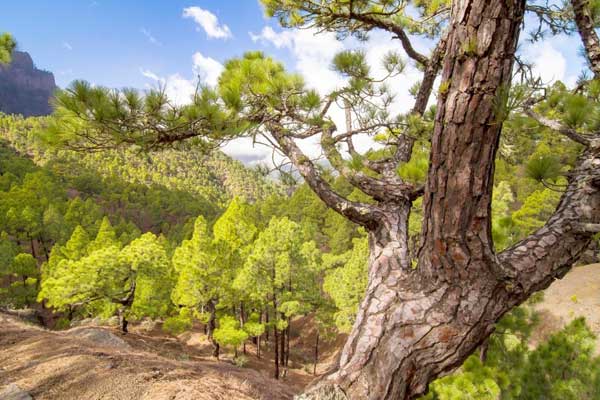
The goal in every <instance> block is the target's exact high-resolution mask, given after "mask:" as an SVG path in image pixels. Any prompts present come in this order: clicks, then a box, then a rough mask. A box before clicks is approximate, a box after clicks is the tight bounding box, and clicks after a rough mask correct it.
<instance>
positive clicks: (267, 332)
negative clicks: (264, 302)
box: [265, 310, 269, 343]
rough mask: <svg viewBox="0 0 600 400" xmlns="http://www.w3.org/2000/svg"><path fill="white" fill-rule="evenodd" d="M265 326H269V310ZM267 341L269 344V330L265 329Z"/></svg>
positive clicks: (266, 311)
mask: <svg viewBox="0 0 600 400" xmlns="http://www.w3.org/2000/svg"><path fill="white" fill-rule="evenodd" d="M265 325H269V310H265ZM265 340H266V341H267V343H268V342H269V330H268V329H265Z"/></svg>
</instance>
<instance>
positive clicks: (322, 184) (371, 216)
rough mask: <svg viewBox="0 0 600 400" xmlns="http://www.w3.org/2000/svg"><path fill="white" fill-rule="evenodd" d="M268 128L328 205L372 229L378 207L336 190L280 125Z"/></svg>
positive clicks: (353, 220)
mask: <svg viewBox="0 0 600 400" xmlns="http://www.w3.org/2000/svg"><path fill="white" fill-rule="evenodd" d="M267 129H268V130H269V132H270V133H271V135H272V136H273V138H274V139H275V140H276V141H277V143H278V144H279V147H281V149H282V151H283V152H284V154H285V155H286V156H288V157H289V158H290V160H291V161H292V163H293V164H294V165H295V166H296V168H298V171H299V172H300V174H301V175H302V177H303V178H304V180H305V181H306V183H307V184H308V185H309V186H310V188H311V189H312V190H313V191H314V192H315V193H316V194H317V196H319V198H320V199H321V200H323V202H324V203H325V204H327V206H329V207H331V208H332V209H333V210H335V211H336V212H338V213H339V214H341V215H343V216H344V217H346V218H348V219H349V220H351V221H352V222H355V223H357V224H359V225H362V226H364V227H366V228H369V229H372V228H374V227H375V226H376V224H377V214H379V212H378V209H377V207H375V206H373V205H370V204H364V203H358V202H353V201H350V200H348V199H346V198H345V197H343V196H341V195H340V194H338V193H337V192H335V191H334V190H333V188H332V187H331V185H329V183H328V182H327V181H325V180H324V179H323V178H322V177H321V176H320V174H319V173H318V171H317V169H316V167H315V165H314V164H313V163H312V161H311V160H310V159H309V158H308V157H307V156H306V155H305V154H304V153H303V152H302V150H301V149H300V148H299V147H298V145H297V144H296V143H295V142H294V140H293V139H292V138H291V137H288V136H286V135H285V133H284V132H283V130H282V128H281V127H280V126H277V125H275V124H273V123H272V124H269V125H268V126H267Z"/></svg>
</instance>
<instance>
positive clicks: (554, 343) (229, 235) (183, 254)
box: [0, 116, 600, 400]
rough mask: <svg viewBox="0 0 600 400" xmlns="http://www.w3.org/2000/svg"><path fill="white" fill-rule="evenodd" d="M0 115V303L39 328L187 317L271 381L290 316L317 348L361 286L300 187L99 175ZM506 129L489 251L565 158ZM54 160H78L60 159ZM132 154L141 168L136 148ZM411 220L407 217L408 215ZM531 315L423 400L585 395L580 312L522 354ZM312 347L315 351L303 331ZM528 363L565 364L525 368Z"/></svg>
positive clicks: (517, 231) (352, 241)
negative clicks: (190, 184) (249, 349)
mask: <svg viewBox="0 0 600 400" xmlns="http://www.w3.org/2000/svg"><path fill="white" fill-rule="evenodd" d="M2 118H3V119H2V125H1V126H2V138H3V140H4V142H3V144H2V147H1V149H0V151H1V152H2V153H1V154H2V157H1V161H0V171H1V177H0V189H1V190H2V191H1V192H0V215H1V216H2V218H1V219H0V222H1V227H2V229H1V230H2V233H1V234H0V246H1V248H2V252H0V254H1V257H0V267H1V268H0V274H2V276H3V278H2V282H3V288H2V290H1V291H0V302H1V304H2V307H5V308H6V307H8V308H11V309H18V308H27V307H32V308H39V307H43V308H44V309H46V310H51V311H52V313H53V314H54V315H55V316H56V317H55V318H54V319H49V320H48V321H47V323H48V324H50V326H54V327H55V329H64V328H66V327H68V326H69V325H70V324H71V323H74V322H76V321H77V320H81V319H84V318H100V319H103V320H108V319H109V318H111V317H116V316H118V317H119V321H120V327H121V329H123V330H127V329H128V324H129V323H136V322H139V321H142V320H144V319H153V320H158V321H162V322H163V323H162V326H163V330H164V331H165V332H166V333H169V334H180V333H182V332H185V331H189V330H193V329H199V328H198V326H201V327H202V328H201V330H202V331H203V332H204V333H205V334H206V335H207V337H208V338H209V340H210V341H211V343H212V344H213V348H214V351H213V354H214V356H215V357H218V356H219V354H220V352H222V351H225V352H234V353H235V357H239V358H240V360H244V359H245V358H247V357H248V355H244V348H245V344H246V343H250V342H252V343H254V345H255V347H256V353H255V356H257V357H261V356H262V357H264V353H265V352H266V351H267V350H268V351H269V352H270V354H273V366H274V371H275V372H274V376H281V375H282V374H284V373H285V372H284V371H285V369H286V368H288V366H289V363H290V358H289V357H290V354H293V349H291V350H292V351H290V348H289V345H290V344H289V343H290V342H289V338H290V335H291V332H290V329H291V324H290V321H291V320H293V319H294V318H296V317H299V316H305V315H311V316H313V318H312V321H313V323H314V325H315V326H314V329H316V330H317V332H319V335H318V338H317V340H320V343H321V345H323V343H326V342H327V341H328V340H332V338H334V337H335V335H334V336H332V333H335V332H337V333H338V334H343V333H347V332H348V331H349V330H350V328H351V327H352V323H353V322H354V318H355V315H356V310H357V308H358V305H359V303H360V301H361V298H362V293H363V292H364V290H365V288H366V285H367V258H368V246H367V238H366V235H365V232H364V231H363V229H362V228H360V227H357V226H356V225H354V224H351V223H348V222H347V221H346V220H345V219H343V218H342V217H341V216H339V215H338V214H337V213H335V212H333V211H332V210H330V209H327V208H326V207H325V206H324V205H323V203H322V202H321V201H320V200H319V199H318V198H317V197H316V196H315V195H314V194H313V193H312V192H311V191H310V190H309V189H308V187H307V186H306V185H305V184H300V185H299V186H298V187H297V188H295V190H294V191H293V194H291V195H290V196H287V195H284V194H283V193H284V190H282V189H280V188H278V187H277V183H274V182H270V181H263V180H264V179H265V178H262V177H260V176H259V175H254V176H255V177H256V178H255V179H256V180H257V181H258V182H256V183H248V184H249V185H253V186H251V187H254V188H260V187H270V188H271V189H269V191H268V192H266V193H262V192H258V193H256V192H255V193H253V194H251V195H250V196H252V199H253V200H251V201H249V200H245V199H246V198H245V197H244V194H246V193H247V192H245V191H247V190H248V189H247V187H248V186H246V187H244V188H240V189H237V188H236V187H233V188H232V189H225V188H222V187H221V189H220V190H221V193H219V196H222V197H224V198H228V196H231V195H230V194H229V192H228V190H234V191H235V190H240V194H239V195H237V196H235V197H229V200H226V201H225V206H224V207H223V206H221V204H222V203H220V202H215V203H208V202H207V200H206V197H203V196H202V195H201V194H199V193H198V192H195V191H194V190H188V191H184V190H183V188H185V186H182V190H179V189H177V188H176V187H173V188H169V187H166V186H165V185H163V184H162V182H165V181H166V182H177V180H178V179H179V177H178V175H177V168H176V166H178V165H180V164H177V162H182V163H185V161H181V159H177V158H174V159H173V164H170V168H174V169H175V171H173V175H165V176H164V177H162V178H161V179H157V180H150V181H147V182H146V183H145V184H142V183H140V182H136V181H133V182H128V181H127V180H125V179H122V180H119V181H116V180H114V176H112V177H113V180H111V181H110V184H109V183H108V181H107V180H108V179H110V177H111V175H109V174H106V175H105V173H104V172H101V173H93V172H92V171H94V169H93V168H94V166H95V165H102V168H106V166H107V165H110V162H111V160H112V157H113V155H112V154H111V153H109V154H106V155H104V154H101V153H100V154H95V155H93V157H94V158H93V159H91V160H89V157H90V156H85V157H87V158H88V159H86V158H85V157H80V156H79V155H78V154H77V153H74V152H70V153H69V152H64V151H63V152H64V154H56V153H53V149H51V148H47V147H45V145H44V142H43V141H41V140H39V138H38V136H37V134H36V133H35V132H36V131H40V130H43V129H44V124H45V121H44V120H43V119H33V118H32V119H28V120H23V119H19V118H14V117H7V116H4V117H2ZM512 123H514V124H515V125H516V124H523V123H527V121H514V122H512ZM509 126H510V125H509ZM514 129H515V130H514V131H509V133H510V132H515V135H514V136H513V135H510V134H507V135H506V140H505V142H503V149H504V150H503V155H502V157H501V158H500V159H499V160H498V168H497V172H496V173H497V184H496V186H495V190H494V203H493V216H494V218H493V228H494V239H495V242H496V244H497V246H498V247H499V248H502V247H506V246H509V245H510V244H511V243H514V242H515V241H516V240H518V238H520V237H522V236H523V235H526V234H527V233H528V232H531V231H532V230H534V229H536V228H538V227H540V226H541V225H542V224H543V223H544V218H545V215H546V214H547V213H549V212H552V209H553V207H554V206H555V204H556V203H557V202H558V196H557V194H556V192H555V191H554V190H552V189H551V188H548V187H547V186H548V183H552V184H559V182H560V179H562V178H560V174H559V173H557V175H556V176H555V177H549V178H548V182H539V181H538V180H536V176H535V173H536V172H535V171H537V170H539V169H540V168H542V167H543V163H544V162H548V163H549V162H552V168H554V169H559V170H560V169H561V168H568V165H569V162H570V160H572V151H573V150H572V149H570V148H569V146H565V145H564V144H561V145H560V147H557V146H556V143H554V142H553V140H554V138H553V136H552V135H551V133H550V132H549V131H548V130H543V129H542V130H539V132H538V133H537V137H536V138H535V140H531V138H529V137H527V138H524V137H519V136H518V135H517V134H516V132H518V130H517V129H516V128H514ZM516 142H519V143H520V144H519V146H515V145H514V143H516ZM515 148H518V150H519V151H515V150H512V149H515ZM550 148H552V149H554V151H552V152H551V151H549V149H550ZM557 148H560V151H559V152H557V151H556V149H557ZM17 149H18V150H17ZM527 149H528V150H527ZM18 151H20V152H21V153H19V152H18ZM60 157H64V159H66V160H68V162H69V163H74V164H76V163H80V164H77V165H84V166H85V168H78V169H72V168H61V165H65V164H62V163H60V162H59V161H58V160H63V159H62V158H60ZM128 157H134V156H133V155H129V156H128ZM140 157H142V158H141V159H140V161H139V162H140V163H142V162H143V160H144V158H143V157H145V156H140ZM163 157H164V155H163ZM548 159H550V160H548ZM165 160H168V158H165ZM65 162H66V161H65ZM540 164H542V167H540ZM127 165H129V164H120V165H119V168H124V167H125V166H127ZM135 165H140V164H135ZM182 165H185V164H182ZM237 168H239V167H237ZM409 168H410V169H412V171H411V172H409ZM418 168H419V165H418V163H415V164H414V165H411V166H409V167H407V168H406V169H405V171H402V173H406V174H412V175H414V176H419V172H418ZM421 168H423V166H421ZM425 168H426V165H425ZM74 171H77V172H74ZM137 172H139V170H138V169H137V168H136V173H137ZM121 176H124V177H126V176H127V175H126V174H124V175H121ZM330 179H332V184H333V185H334V187H336V188H337V190H339V191H340V192H342V193H346V194H347V195H348V196H352V195H353V194H352V188H351V187H350V186H349V185H348V184H347V183H346V182H344V180H343V179H341V178H334V177H331V178H330ZM354 195H358V193H354ZM170 199H171V200H170ZM184 199H185V200H184ZM157 201H159V202H158V203H157ZM207 204H209V207H207V206H206V205H207ZM131 210H135V212H132V211H131ZM545 213H546V214H545ZM419 219H420V215H419V213H418V212H415V213H413V214H412V217H411V224H410V226H411V227H412V226H413V225H414V226H418V225H419V224H420V221H419ZM149 221H163V223H158V222H157V223H152V222H149ZM164 221H169V223H165V222H164ZM537 320H538V319H537V318H536V314H535V312H534V311H533V309H532V308H531V306H530V305H526V306H523V307H521V308H519V309H517V310H515V311H514V312H512V313H511V314H509V315H508V316H507V317H505V318H504V319H503V320H502V322H501V323H500V325H499V327H498V333H497V334H494V335H492V337H491V338H490V340H489V344H488V345H487V349H486V356H485V359H482V358H481V357H480V354H476V355H473V356H472V357H471V358H469V360H468V361H467V362H466V363H465V365H464V366H463V368H462V369H461V372H460V373H457V374H453V375H451V376H450V377H447V378H443V379H441V380H439V381H436V382H435V383H434V384H433V385H432V387H431V393H430V394H429V395H428V398H432V399H447V400H454V399H456V400H458V399H463V398H464V397H463V396H464V394H465V393H469V396H471V398H473V399H490V400H491V399H496V398H498V396H499V395H501V396H502V397H501V398H506V399H517V398H519V399H520V398H531V399H537V398H539V396H540V395H543V396H548V397H545V398H549V399H557V400H558V399H565V398H573V399H594V398H596V397H595V396H597V395H598V394H599V393H600V359H598V358H596V357H595V356H594V354H595V350H594V341H593V334H592V333H591V331H590V330H589V328H588V327H586V325H585V322H584V321H583V320H577V321H574V322H573V323H572V324H570V325H569V326H568V327H566V328H565V329H564V330H562V331H560V332H558V333H556V334H555V335H554V336H552V337H551V338H549V339H548V342H547V343H544V344H543V345H540V346H538V347H537V348H536V349H533V350H532V349H531V348H530V347H529V344H528V343H529V342H528V340H529V337H530V335H531V333H532V331H533V330H534V329H535V327H536V323H537ZM319 338H320V339H319ZM315 346H316V348H315V362H316V361H318V357H319V350H318V347H319V342H316V343H315ZM557 351H558V352H559V353H556V352H557ZM261 353H262V354H261ZM565 357H567V358H568V360H567V359H565ZM240 362H242V363H243V361H240ZM559 363H561V364H560V366H559ZM540 365H543V366H544V367H543V368H544V369H545V370H546V369H547V370H556V369H558V368H560V369H561V371H562V370H564V371H571V372H568V373H566V375H563V376H547V375H544V374H542V375H540V368H541V367H540ZM308 369H309V370H311V371H313V369H314V366H311V367H309V368H308ZM275 374H276V375H275ZM589 382H594V383H593V384H588V383H589ZM538 391H541V392H539V393H542V394H537V393H538ZM523 393H532V395H531V396H530V397H526V396H524V394H523ZM565 393H566V394H565ZM567 396H571V397H567Z"/></svg>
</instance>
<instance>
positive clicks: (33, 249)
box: [27, 234, 37, 259]
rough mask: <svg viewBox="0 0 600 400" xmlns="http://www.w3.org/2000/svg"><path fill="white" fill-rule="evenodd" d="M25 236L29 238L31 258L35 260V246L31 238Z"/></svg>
mask: <svg viewBox="0 0 600 400" xmlns="http://www.w3.org/2000/svg"><path fill="white" fill-rule="evenodd" d="M27 236H28V237H29V244H30V247H31V255H32V256H33V258H35V259H37V255H36V254H35V245H34V243H33V238H32V237H31V236H30V235H29V234H27Z"/></svg>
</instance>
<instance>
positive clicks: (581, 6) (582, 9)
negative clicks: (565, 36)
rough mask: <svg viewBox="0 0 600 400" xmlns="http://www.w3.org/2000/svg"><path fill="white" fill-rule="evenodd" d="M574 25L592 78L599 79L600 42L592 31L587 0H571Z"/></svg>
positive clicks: (592, 26)
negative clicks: (592, 74) (592, 75)
mask: <svg viewBox="0 0 600 400" xmlns="http://www.w3.org/2000/svg"><path fill="white" fill-rule="evenodd" d="M571 5H572V6H573V13H574V14H575V25H577V30H578V31H579V36H581V41H582V42H583V47H584V48H585V53H586V56H587V58H588V61H589V63H590V69H591V70H592V72H593V73H594V78H596V79H598V78H600V40H599V39H598V35H597V34H596V31H595V30H594V21H593V20H592V17H591V16H590V13H589V9H588V7H589V0H571Z"/></svg>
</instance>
